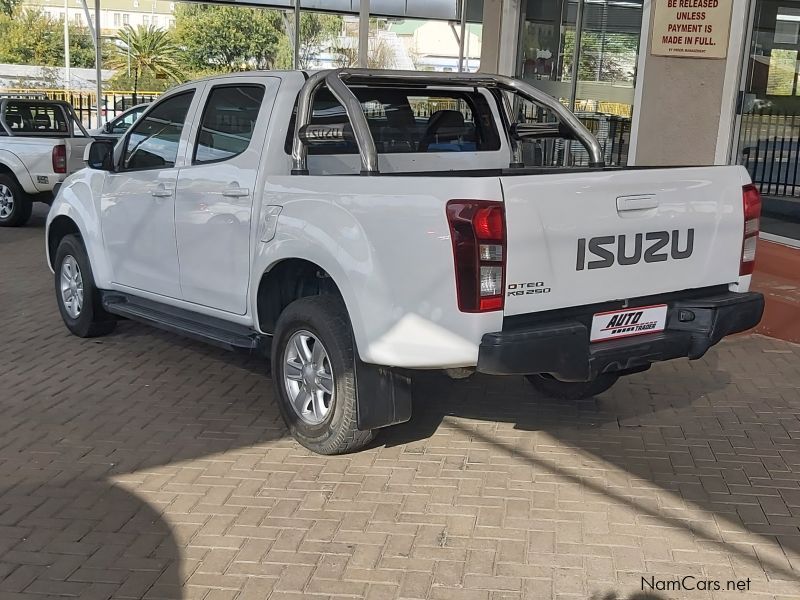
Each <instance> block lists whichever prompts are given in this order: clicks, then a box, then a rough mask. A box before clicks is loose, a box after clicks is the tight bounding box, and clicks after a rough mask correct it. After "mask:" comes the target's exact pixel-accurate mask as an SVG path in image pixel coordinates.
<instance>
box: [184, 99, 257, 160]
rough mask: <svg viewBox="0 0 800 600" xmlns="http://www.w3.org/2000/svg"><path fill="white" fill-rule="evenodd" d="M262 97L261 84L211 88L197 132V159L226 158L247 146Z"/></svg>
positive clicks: (238, 152)
mask: <svg viewBox="0 0 800 600" xmlns="http://www.w3.org/2000/svg"><path fill="white" fill-rule="evenodd" d="M263 99H264V87H263V86H260V85H237V86H222V87H216V88H214V89H213V90H211V93H210V94H209V96H208V101H207V102H206V107H205V109H204V110H203V120H202V122H201V124H200V131H199V132H198V134H197V143H196V145H195V150H194V163H195V164H197V163H208V162H215V161H219V160H226V159H228V158H232V157H234V156H236V155H237V154H241V153H242V152H244V151H245V150H247V146H248V145H249V144H250V139H251V138H252V137H253V129H254V128H255V125H256V119H258V113H259V111H260V110H261V101H262V100H263Z"/></svg>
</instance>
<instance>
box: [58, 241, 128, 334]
mask: <svg viewBox="0 0 800 600" xmlns="http://www.w3.org/2000/svg"><path fill="white" fill-rule="evenodd" d="M53 269H54V271H55V288H56V290H55V291H56V302H58V310H59V312H60V313H61V318H62V319H63V320H64V324H65V325H66V326H67V329H69V330H70V331H71V332H72V333H74V334H75V335H77V336H78V337H97V336H101V335H105V334H107V333H111V332H112V331H113V330H114V327H116V324H117V322H116V320H115V319H114V317H113V315H110V314H109V313H107V312H106V311H105V310H103V306H102V304H101V302H100V294H99V292H98V291H97V288H96V287H95V286H94V277H93V275H92V268H91V265H90V264H89V257H88V256H87V254H86V249H85V248H84V247H83V242H82V241H81V238H80V237H78V236H77V235H66V236H64V239H62V240H61V243H59V245H58V249H57V250H56V256H55V260H54V261H53Z"/></svg>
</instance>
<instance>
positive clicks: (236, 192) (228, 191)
mask: <svg viewBox="0 0 800 600" xmlns="http://www.w3.org/2000/svg"><path fill="white" fill-rule="evenodd" d="M222 195H223V196H226V197H228V198H243V197H245V196H249V195H250V190H248V189H247V188H240V187H229V188H225V189H224V190H223V192H222Z"/></svg>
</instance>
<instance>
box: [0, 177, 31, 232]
mask: <svg viewBox="0 0 800 600" xmlns="http://www.w3.org/2000/svg"><path fill="white" fill-rule="evenodd" d="M9 203H10V205H11V206H10V211H9V210H8V208H9ZM32 210H33V202H32V201H31V199H30V197H28V194H26V193H25V191H24V190H23V189H22V188H21V187H20V185H19V183H17V180H16V179H14V177H12V176H11V175H6V174H5V173H0V227H21V226H22V225H25V223H27V222H28V220H29V219H30V218H31V211H32ZM6 213H7V214H6Z"/></svg>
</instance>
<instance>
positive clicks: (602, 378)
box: [525, 373, 619, 400]
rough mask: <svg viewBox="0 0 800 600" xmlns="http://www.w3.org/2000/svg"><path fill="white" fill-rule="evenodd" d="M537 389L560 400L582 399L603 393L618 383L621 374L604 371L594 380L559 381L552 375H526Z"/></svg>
mask: <svg viewBox="0 0 800 600" xmlns="http://www.w3.org/2000/svg"><path fill="white" fill-rule="evenodd" d="M525 377H526V378H527V380H528V381H529V382H530V383H531V385H532V386H533V387H534V388H536V391H537V392H539V393H541V394H543V395H545V396H549V397H551V398H557V399H559V400H582V399H584V398H591V397H592V396H596V395H598V394H602V393H603V392H605V391H607V390H608V389H609V388H611V386H612V385H614V384H615V383H617V379H619V375H617V374H616V373H603V374H602V375H598V376H597V378H596V379H593V380H592V381H559V380H558V379H556V378H555V377H552V376H551V375H526V376H525Z"/></svg>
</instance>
